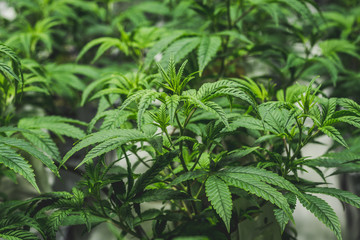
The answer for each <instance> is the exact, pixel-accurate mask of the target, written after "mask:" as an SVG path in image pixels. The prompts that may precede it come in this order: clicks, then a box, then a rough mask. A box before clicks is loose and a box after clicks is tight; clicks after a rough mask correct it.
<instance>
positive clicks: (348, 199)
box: [305, 187, 360, 208]
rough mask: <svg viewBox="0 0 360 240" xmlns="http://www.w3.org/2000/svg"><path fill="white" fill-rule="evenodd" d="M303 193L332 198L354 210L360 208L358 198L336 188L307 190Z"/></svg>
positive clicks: (359, 198) (359, 199)
mask: <svg viewBox="0 0 360 240" xmlns="http://www.w3.org/2000/svg"><path fill="white" fill-rule="evenodd" d="M305 191H306V192H311V193H321V194H326V195H329V196H333V197H336V198H337V199H339V200H340V201H342V202H345V203H348V204H350V205H352V206H354V207H356V208H360V197H358V196H356V195H355V194H353V193H351V192H348V191H344V190H341V189H336V188H325V187H321V188H320V187H317V188H307V189H306V190H305Z"/></svg>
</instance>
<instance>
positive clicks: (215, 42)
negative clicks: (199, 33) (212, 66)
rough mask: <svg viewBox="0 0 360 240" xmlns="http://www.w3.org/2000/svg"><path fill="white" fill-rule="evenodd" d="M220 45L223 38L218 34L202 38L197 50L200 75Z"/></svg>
mask: <svg viewBox="0 0 360 240" xmlns="http://www.w3.org/2000/svg"><path fill="white" fill-rule="evenodd" d="M220 45H221V38H220V37H218V36H211V37H209V36H203V37H202V38H201V42H200V46H199V48H198V52H197V54H198V65H199V74H200V76H201V74H202V72H203V70H204V68H205V67H206V65H207V64H208V63H209V62H210V61H211V59H212V58H213V57H214V56H215V55H216V52H217V50H218V49H219V47H220Z"/></svg>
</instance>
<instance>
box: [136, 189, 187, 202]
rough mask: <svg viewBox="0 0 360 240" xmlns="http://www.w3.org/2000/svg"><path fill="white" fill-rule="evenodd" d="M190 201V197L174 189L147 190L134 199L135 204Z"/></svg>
mask: <svg viewBox="0 0 360 240" xmlns="http://www.w3.org/2000/svg"><path fill="white" fill-rule="evenodd" d="M184 199H190V197H189V195H188V194H187V193H185V192H181V191H176V190H172V189H153V190H146V191H144V192H143V193H141V194H140V195H137V196H135V198H134V199H132V201H133V202H135V203H143V202H152V201H165V200H184Z"/></svg>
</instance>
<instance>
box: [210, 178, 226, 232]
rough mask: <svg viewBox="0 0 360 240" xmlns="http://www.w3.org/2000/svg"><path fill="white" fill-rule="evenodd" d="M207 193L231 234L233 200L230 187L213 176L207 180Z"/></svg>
mask: <svg viewBox="0 0 360 240" xmlns="http://www.w3.org/2000/svg"><path fill="white" fill-rule="evenodd" d="M205 191H206V196H207V197H208V199H209V201H210V202H211V205H212V206H213V208H214V209H215V211H216V213H217V214H218V215H219V216H220V218H221V219H222V220H223V221H224V223H225V226H226V229H227V230H228V232H230V220H231V214H232V212H231V211H232V200H231V193H230V190H229V187H228V186H227V185H226V183H225V182H224V181H223V180H221V179H220V178H218V177H216V176H214V175H213V176H210V177H209V178H208V179H207V180H206V182H205Z"/></svg>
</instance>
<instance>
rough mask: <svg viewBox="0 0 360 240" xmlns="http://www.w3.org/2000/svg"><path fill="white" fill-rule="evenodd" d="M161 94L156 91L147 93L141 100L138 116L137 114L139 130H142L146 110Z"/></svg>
mask: <svg viewBox="0 0 360 240" xmlns="http://www.w3.org/2000/svg"><path fill="white" fill-rule="evenodd" d="M160 94H161V93H159V92H156V91H147V92H146V93H145V94H144V95H143V96H142V97H141V99H140V102H139V105H138V106H139V107H138V114H137V124H138V128H139V129H140V130H141V127H142V116H143V114H144V112H145V110H146V109H147V108H148V107H149V106H150V104H151V103H152V102H153V101H154V100H155V99H156V98H157V97H158V96H159V95H160Z"/></svg>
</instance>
